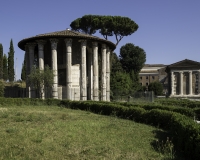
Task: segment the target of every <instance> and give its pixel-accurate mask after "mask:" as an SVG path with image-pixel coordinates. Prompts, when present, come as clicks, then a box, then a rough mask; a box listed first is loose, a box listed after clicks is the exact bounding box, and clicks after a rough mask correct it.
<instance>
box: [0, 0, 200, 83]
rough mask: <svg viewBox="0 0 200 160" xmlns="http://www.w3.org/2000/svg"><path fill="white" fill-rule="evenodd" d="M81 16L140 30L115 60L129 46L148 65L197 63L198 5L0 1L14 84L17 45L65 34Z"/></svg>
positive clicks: (158, 0)
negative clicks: (116, 19) (122, 19)
mask: <svg viewBox="0 0 200 160" xmlns="http://www.w3.org/2000/svg"><path fill="white" fill-rule="evenodd" d="M86 14H97V15H113V16H115V15H116V16H126V17H129V18H131V19H132V20H134V21H135V22H136V23H137V24H138V25H139V29H138V30H137V31H136V32H135V33H134V34H132V35H131V36H127V37H124V38H123V39H122V41H121V42H120V43H119V45H118V47H117V48H116V50H115V52H116V53H117V54H119V50H120V47H121V46H122V45H125V44H126V43H133V44H135V45H137V46H139V47H141V48H143V49H144V50H145V52H146V55H147V59H146V63H148V64H172V63H174V62H177V61H181V60H183V59H186V58H187V59H191V60H194V61H198V62H199V61H200V1H199V0H191V1H189V0H123V1H122V0H34V1H31V0H0V43H2V45H3V48H4V53H5V54H7V53H8V51H9V45H10V40H11V38H12V39H13V43H14V50H15V67H16V66H17V79H20V77H21V66H22V62H23V59H24V51H22V50H20V49H19V48H18V46H17V44H18V42H19V41H20V40H22V39H24V38H28V37H32V36H35V35H37V34H42V33H48V32H53V31H61V30H64V29H66V28H70V23H71V22H72V21H73V20H74V19H76V18H79V17H82V16H83V15H86ZM110 40H111V41H112V39H110ZM16 58H17V61H16Z"/></svg>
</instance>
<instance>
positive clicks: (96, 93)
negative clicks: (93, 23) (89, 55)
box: [92, 42, 99, 101]
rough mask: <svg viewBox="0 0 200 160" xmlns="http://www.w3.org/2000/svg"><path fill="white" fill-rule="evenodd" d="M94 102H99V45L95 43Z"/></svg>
mask: <svg viewBox="0 0 200 160" xmlns="http://www.w3.org/2000/svg"><path fill="white" fill-rule="evenodd" d="M92 44H93V100H94V101H99V65H98V43H97V42H93V43H92Z"/></svg>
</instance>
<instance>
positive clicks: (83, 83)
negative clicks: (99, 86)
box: [80, 40, 87, 100]
mask: <svg viewBox="0 0 200 160" xmlns="http://www.w3.org/2000/svg"><path fill="white" fill-rule="evenodd" d="M86 44H87V41H86V40H81V74H80V100H87V75H86Z"/></svg>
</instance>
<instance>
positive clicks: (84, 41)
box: [79, 39, 87, 46]
mask: <svg viewBox="0 0 200 160" xmlns="http://www.w3.org/2000/svg"><path fill="white" fill-rule="evenodd" d="M79 42H81V45H82V46H86V45H87V40H86V39H80V40H79Z"/></svg>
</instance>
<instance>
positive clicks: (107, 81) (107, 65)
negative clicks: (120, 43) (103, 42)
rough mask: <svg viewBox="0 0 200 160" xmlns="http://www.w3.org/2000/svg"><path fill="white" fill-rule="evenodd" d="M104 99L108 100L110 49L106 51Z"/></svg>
mask: <svg viewBox="0 0 200 160" xmlns="http://www.w3.org/2000/svg"><path fill="white" fill-rule="evenodd" d="M106 101H110V49H109V47H107V53H106Z"/></svg>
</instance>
